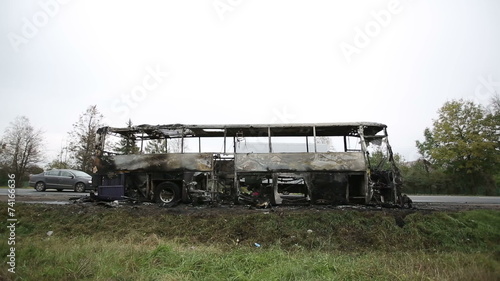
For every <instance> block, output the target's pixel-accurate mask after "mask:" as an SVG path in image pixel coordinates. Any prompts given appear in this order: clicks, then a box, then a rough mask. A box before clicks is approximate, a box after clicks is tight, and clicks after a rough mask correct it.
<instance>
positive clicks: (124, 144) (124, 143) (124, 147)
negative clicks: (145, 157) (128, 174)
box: [114, 119, 139, 154]
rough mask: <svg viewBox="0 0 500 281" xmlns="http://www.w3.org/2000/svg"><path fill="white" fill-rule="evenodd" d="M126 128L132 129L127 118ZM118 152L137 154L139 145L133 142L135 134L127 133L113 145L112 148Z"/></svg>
mask: <svg viewBox="0 0 500 281" xmlns="http://www.w3.org/2000/svg"><path fill="white" fill-rule="evenodd" d="M127 127H128V129H129V130H130V129H132V127H133V126H132V120H130V119H129V120H128V122H127ZM114 150H115V151H116V152H117V153H119V154H138V153H139V147H137V145H136V144H135V136H134V134H133V133H131V134H129V135H128V136H127V137H123V138H121V139H120V141H119V142H118V143H117V144H116V145H115V149H114Z"/></svg>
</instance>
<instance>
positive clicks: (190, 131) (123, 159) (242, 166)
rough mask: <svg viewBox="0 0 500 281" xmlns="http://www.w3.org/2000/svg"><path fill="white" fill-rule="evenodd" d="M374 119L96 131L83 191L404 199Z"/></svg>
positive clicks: (177, 198)
mask: <svg viewBox="0 0 500 281" xmlns="http://www.w3.org/2000/svg"><path fill="white" fill-rule="evenodd" d="M387 136H388V135H387V127H386V125H384V124H379V123H369V122H360V123H329V124H274V125H182V124H172V125H157V126H152V125H139V126H132V127H125V128H112V127H102V128H100V129H99V130H98V131H97V145H96V152H95V158H94V160H95V166H94V170H93V179H92V183H93V188H94V191H93V193H92V196H93V197H95V198H97V199H101V200H120V199H134V200H137V201H150V202H151V201H152V202H157V203H161V204H163V205H165V206H174V205H177V204H179V203H195V204H196V203H211V204H228V203H229V204H237V203H244V204H255V205H256V206H268V205H280V204H334V205H340V204H379V205H384V204H388V205H393V206H397V205H400V206H402V205H403V199H404V195H403V196H402V194H401V184H402V181H401V176H400V172H399V169H398V167H397V166H396V164H395V161H394V157H393V153H392V150H391V147H390V145H389V142H388V139H387Z"/></svg>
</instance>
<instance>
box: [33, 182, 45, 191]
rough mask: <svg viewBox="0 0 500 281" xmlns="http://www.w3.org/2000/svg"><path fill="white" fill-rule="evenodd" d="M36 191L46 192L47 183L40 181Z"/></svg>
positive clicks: (36, 185)
mask: <svg viewBox="0 0 500 281" xmlns="http://www.w3.org/2000/svg"><path fill="white" fill-rule="evenodd" d="M35 190H36V191H38V192H41V191H45V183H44V182H43V181H39V182H37V183H36V184H35Z"/></svg>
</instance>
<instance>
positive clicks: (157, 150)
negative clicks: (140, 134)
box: [144, 139, 167, 154]
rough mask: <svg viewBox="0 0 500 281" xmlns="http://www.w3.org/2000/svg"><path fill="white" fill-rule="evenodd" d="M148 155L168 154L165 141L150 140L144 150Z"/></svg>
mask: <svg viewBox="0 0 500 281" xmlns="http://www.w3.org/2000/svg"><path fill="white" fill-rule="evenodd" d="M144 150H145V151H146V153H147V154H161V153H167V146H166V142H165V140H160V139H158V140H150V141H149V142H148V144H147V145H146V147H145V148H144Z"/></svg>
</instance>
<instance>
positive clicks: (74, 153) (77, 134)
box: [68, 105, 103, 173]
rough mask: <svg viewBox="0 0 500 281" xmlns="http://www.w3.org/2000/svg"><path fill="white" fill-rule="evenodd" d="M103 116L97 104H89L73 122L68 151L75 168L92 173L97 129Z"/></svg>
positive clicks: (69, 134)
mask: <svg viewBox="0 0 500 281" xmlns="http://www.w3.org/2000/svg"><path fill="white" fill-rule="evenodd" d="M102 119H103V116H102V114H101V113H100V112H99V110H98V109H97V106H96V105H92V106H89V107H88V108H87V110H86V111H85V112H84V113H83V114H82V115H80V117H79V119H78V121H77V122H76V123H74V124H73V130H72V131H70V132H69V133H68V139H69V142H68V151H69V154H70V158H71V160H72V161H73V166H74V168H76V169H78V170H82V171H84V172H87V173H92V167H93V159H92V155H93V153H94V149H95V145H96V133H97V129H98V128H99V127H101V126H102V123H101V122H102Z"/></svg>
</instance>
